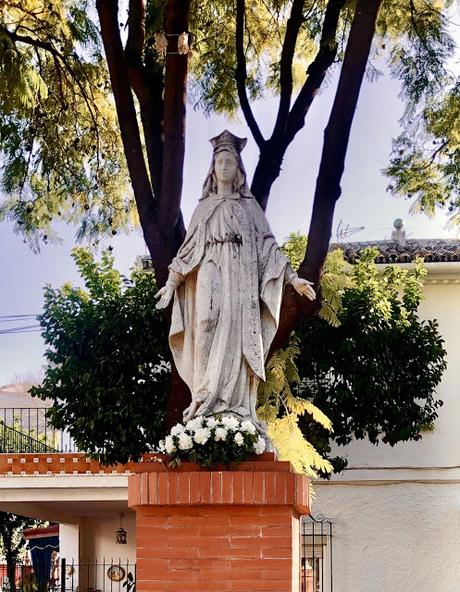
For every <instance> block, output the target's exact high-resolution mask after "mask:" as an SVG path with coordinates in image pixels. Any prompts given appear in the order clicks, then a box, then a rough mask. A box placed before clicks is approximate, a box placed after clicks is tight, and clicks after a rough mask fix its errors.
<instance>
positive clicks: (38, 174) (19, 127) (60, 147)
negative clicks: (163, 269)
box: [0, 0, 133, 250]
mask: <svg viewBox="0 0 460 592" xmlns="http://www.w3.org/2000/svg"><path fill="white" fill-rule="evenodd" d="M91 4H92V3H91V2H89V0H59V1H57V2H52V3H50V2H41V1H37V0H25V1H23V0H21V1H20V2H16V1H9V2H8V3H7V4H6V5H5V6H4V7H3V8H2V13H1V16H0V151H1V153H2V161H3V162H2V165H3V167H2V177H1V184H2V189H3V192H4V193H5V194H6V195H7V198H6V199H5V201H4V203H3V204H1V205H0V220H2V219H4V218H6V219H9V220H12V221H14V222H15V223H16V230H17V231H18V232H21V234H23V235H24V237H25V239H26V240H27V241H29V243H30V244H31V246H32V247H33V248H34V249H36V250H38V249H39V244H40V240H44V241H45V242H46V241H48V240H57V238H58V237H57V235H56V233H55V231H54V230H53V226H52V222H53V221H54V220H63V221H65V222H70V223H72V224H75V225H77V227H78V235H79V237H83V236H85V237H90V238H96V237H97V236H99V235H101V234H104V233H111V232H116V229H119V228H123V227H125V226H126V225H127V224H128V223H129V222H130V219H131V210H132V208H133V203H132V201H131V195H130V193H129V192H128V191H127V189H128V179H127V175H126V171H125V168H124V161H123V156H122V149H121V142H120V137H119V131H118V125H117V122H116V114H115V110H114V107H113V101H112V97H111V95H110V92H109V88H110V85H109V80H108V73H107V71H106V67H105V62H104V59H103V57H102V55H101V53H100V47H99V37H98V32H97V27H96V25H95V23H93V21H92V20H91V18H90V16H89V15H90V14H92V10H91V9H90V7H91ZM24 38H26V39H30V40H31V41H30V42H23V41H22V40H21V39H24Z"/></svg>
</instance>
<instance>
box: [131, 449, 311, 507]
mask: <svg viewBox="0 0 460 592" xmlns="http://www.w3.org/2000/svg"><path fill="white" fill-rule="evenodd" d="M273 459H274V457H273V455H272V454H267V455H262V458H261V459H260V460H256V461H253V462H252V461H250V462H243V463H239V464H232V465H230V466H229V468H228V469H226V468H217V469H216V470H209V469H203V468H202V467H199V466H198V465H196V464H193V463H183V464H182V465H180V466H179V467H177V468H175V469H171V468H168V466H167V462H165V461H166V459H165V458H164V457H159V458H158V461H159V462H151V463H145V462H144V463H141V464H139V465H138V467H136V473H137V474H135V475H131V476H130V477H129V496H128V505H129V506H130V507H133V508H135V509H136V510H137V511H138V512H139V511H141V512H142V509H143V507H145V509H146V507H147V506H150V507H152V506H193V505H194V506H197V505H208V506H209V505H211V506H216V505H218V506H219V505H243V506H244V505H250V506H286V505H288V506H293V507H294V508H295V509H296V511H297V512H298V513H299V514H307V513H308V512H309V508H310V486H309V485H310V482H309V480H308V478H307V477H306V476H305V475H298V474H296V473H294V471H293V469H292V466H291V464H290V463H288V462H282V461H275V460H273Z"/></svg>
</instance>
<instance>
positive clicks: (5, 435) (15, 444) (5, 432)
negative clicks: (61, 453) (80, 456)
mask: <svg viewBox="0 0 460 592" xmlns="http://www.w3.org/2000/svg"><path fill="white" fill-rule="evenodd" d="M1 452H3V453H5V452H8V453H13V452H35V453H37V452H57V450H55V449H54V448H51V446H48V445H47V444H46V443H45V442H40V440H37V439H36V438H32V437H31V436H28V435H27V434H23V433H22V432H20V431H18V430H15V429H14V428H11V427H10V426H7V425H5V424H4V423H3V422H0V453H1Z"/></svg>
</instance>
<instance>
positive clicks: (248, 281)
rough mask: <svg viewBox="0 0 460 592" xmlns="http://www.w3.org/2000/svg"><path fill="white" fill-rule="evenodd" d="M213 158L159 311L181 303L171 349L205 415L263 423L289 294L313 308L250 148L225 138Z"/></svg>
mask: <svg viewBox="0 0 460 592" xmlns="http://www.w3.org/2000/svg"><path fill="white" fill-rule="evenodd" d="M211 144H212V146H213V149H214V152H213V157H212V162H211V167H210V169H209V173H208V175H207V177H206V180H205V182H204V185H203V194H202V196H201V199H200V201H199V202H198V205H197V207H196V209H195V211H194V213H193V216H192V220H191V222H190V226H189V229H188V232H187V235H186V237H185V240H184V242H183V244H182V246H181V247H180V249H179V251H178V253H177V256H176V257H175V258H174V259H173V261H172V263H171V265H170V266H169V270H170V271H169V278H168V281H167V283H166V285H165V286H164V288H162V289H161V290H160V291H159V292H158V294H157V297H159V298H160V300H159V301H158V303H157V308H165V307H166V306H168V304H169V303H170V301H171V299H172V298H173V296H174V304H173V310H172V320H171V328H170V332H169V344H170V347H171V351H172V354H173V356H174V361H175V363H176V366H177V369H178V371H179V374H180V375H181V377H182V378H183V380H184V381H185V382H186V383H187V385H188V386H189V388H190V391H191V393H192V402H191V404H190V406H189V407H188V408H187V409H186V410H185V411H184V421H185V422H186V421H188V420H190V419H192V418H194V417H195V416H197V415H203V416H208V415H213V414H220V415H225V414H229V415H235V416H237V417H238V419H249V420H250V421H252V422H253V423H254V424H255V425H256V426H258V428H259V430H260V431H261V433H264V432H265V429H264V426H262V425H261V423H260V422H259V421H258V420H257V417H256V398H257V386H258V384H259V381H260V380H265V359H266V356H267V354H268V350H269V348H270V345H271V343H272V340H273V338H274V336H275V333H276V330H277V327H278V321H279V314H280V308H281V301H282V298H283V291H284V286H285V285H286V284H291V285H292V286H293V287H294V288H295V290H296V291H297V292H298V293H299V294H303V295H305V296H306V297H307V298H309V299H310V300H314V298H315V292H314V291H313V289H312V287H311V282H308V281H307V280H304V279H302V278H299V277H298V276H297V274H296V272H295V271H294V270H293V269H292V267H291V265H290V263H289V261H288V259H287V258H286V256H285V255H284V254H283V253H282V252H281V250H280V248H279V246H278V244H277V242H276V240H275V238H274V236H273V233H272V231H271V230H270V227H269V225H268V222H267V219H266V218H265V214H264V212H263V211H262V209H261V207H260V206H259V204H258V203H257V201H256V200H255V199H254V197H253V195H252V194H251V192H250V191H249V189H248V185H247V182H246V172H245V170H244V166H243V162H242V160H241V156H240V153H241V151H242V149H243V148H244V146H245V144H246V139H243V138H238V137H236V136H234V135H233V134H231V133H230V132H228V131H227V130H226V131H224V132H223V133H221V134H220V135H219V136H217V137H215V138H213V139H212V140H211Z"/></svg>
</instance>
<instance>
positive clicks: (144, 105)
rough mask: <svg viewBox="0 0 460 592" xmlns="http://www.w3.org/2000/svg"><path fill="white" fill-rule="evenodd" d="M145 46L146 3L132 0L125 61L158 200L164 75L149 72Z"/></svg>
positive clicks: (159, 70)
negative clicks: (144, 57)
mask: <svg viewBox="0 0 460 592" xmlns="http://www.w3.org/2000/svg"><path fill="white" fill-rule="evenodd" d="M144 43H145V0H130V2H129V14H128V39H127V41H126V46H125V58H126V64H127V68H128V76H129V81H130V83H131V86H132V89H133V91H134V92H135V94H136V97H137V99H138V101H139V106H140V115H141V121H142V127H143V131H144V139H145V147H146V151H147V160H148V165H149V173H150V182H151V184H152V187H153V190H154V194H155V196H156V197H157V198H159V196H160V194H161V181H162V172H163V171H162V168H163V141H162V129H163V98H162V93H163V86H164V84H163V73H162V68H160V67H157V68H150V69H149V68H147V67H146V65H145V64H144V60H143V53H144Z"/></svg>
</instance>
